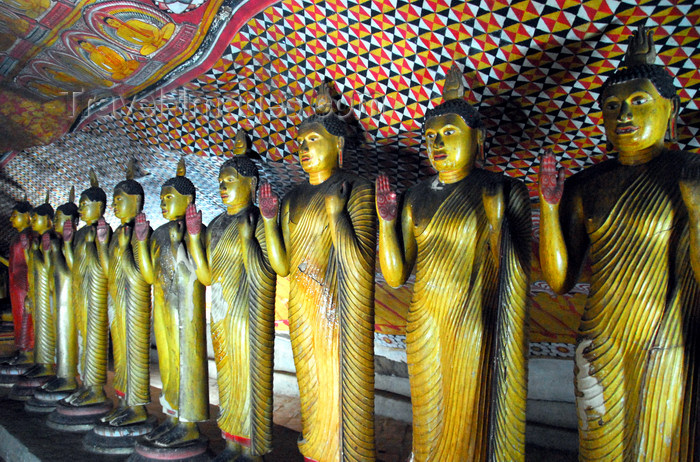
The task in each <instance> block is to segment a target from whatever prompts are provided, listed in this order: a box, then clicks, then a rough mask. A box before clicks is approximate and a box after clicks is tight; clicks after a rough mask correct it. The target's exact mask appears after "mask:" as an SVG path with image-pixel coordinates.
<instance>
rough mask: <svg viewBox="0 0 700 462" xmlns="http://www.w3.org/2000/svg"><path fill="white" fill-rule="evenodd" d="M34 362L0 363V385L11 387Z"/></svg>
mask: <svg viewBox="0 0 700 462" xmlns="http://www.w3.org/2000/svg"><path fill="white" fill-rule="evenodd" d="M33 365H34V363H22V364H2V365H0V387H11V386H13V385H14V384H15V383H17V382H18V381H19V379H20V378H21V377H22V375H24V373H25V372H27V371H28V370H29V368H31V367H32V366H33Z"/></svg>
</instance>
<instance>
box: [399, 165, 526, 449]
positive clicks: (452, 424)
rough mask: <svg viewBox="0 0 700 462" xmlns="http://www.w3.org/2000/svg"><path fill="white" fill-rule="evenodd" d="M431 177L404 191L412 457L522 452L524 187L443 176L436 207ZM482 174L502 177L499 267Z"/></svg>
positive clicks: (476, 176) (509, 182) (504, 180)
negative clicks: (410, 270)
mask: <svg viewBox="0 0 700 462" xmlns="http://www.w3.org/2000/svg"><path fill="white" fill-rule="evenodd" d="M433 183H434V180H433V179H430V180H428V181H426V182H424V183H421V184H419V185H417V186H416V187H414V188H412V189H411V190H410V191H409V192H408V195H407V198H406V201H407V203H410V204H411V207H412V210H413V216H414V223H415V227H414V235H415V239H416V243H417V255H416V282H415V285H414V289H413V298H412V301H411V307H410V309H409V313H408V316H407V327H406V350H407V359H408V369H409V378H410V384H411V395H412V397H413V455H414V460H415V461H416V462H426V461H436V462H437V461H439V462H448V461H454V462H458V461H467V460H469V461H479V460H483V461H485V460H494V461H505V460H508V461H515V460H524V455H525V403H526V398H527V354H528V343H527V322H528V315H527V296H528V291H529V286H528V276H529V271H530V257H529V254H530V249H531V247H530V235H531V223H530V210H529V209H530V204H529V199H528V195H527V190H526V189H525V186H524V185H523V184H522V183H521V182H518V181H515V180H512V179H509V178H507V177H504V176H503V175H499V174H494V173H489V172H485V171H482V170H475V171H473V172H472V173H471V174H470V175H469V176H468V177H466V178H464V179H463V180H461V181H460V182H459V183H457V184H454V185H441V187H442V188H445V189H448V188H452V189H451V190H449V189H448V191H446V194H447V197H445V198H444V199H443V200H442V201H441V202H439V205H437V209H436V210H434V211H433V210H430V207H431V205H430V204H431V203H432V204H434V203H435V202H434V200H431V199H432V197H431V196H432V195H434V192H433V191H431V189H432V186H431V185H432V184H433ZM489 183H492V184H502V185H503V188H504V199H505V201H506V210H505V219H504V222H503V225H502V228H501V230H500V232H501V236H502V237H501V248H500V271H499V262H497V261H495V259H494V256H493V253H492V252H491V249H490V247H489V223H488V220H487V216H486V213H485V210H484V205H483V203H482V192H483V191H484V189H485V187H486V186H487V185H488V184H489ZM438 200H439V199H438ZM432 207H433V208H434V207H436V206H435V205H433V206H432ZM489 443H490V445H489Z"/></svg>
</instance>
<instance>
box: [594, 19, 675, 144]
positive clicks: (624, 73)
mask: <svg viewBox="0 0 700 462" xmlns="http://www.w3.org/2000/svg"><path fill="white" fill-rule="evenodd" d="M655 59H656V48H655V47H654V31H653V30H651V29H650V28H648V27H643V26H640V27H638V28H637V30H636V31H635V32H634V34H632V36H630V38H629V40H628V43H627V51H625V58H624V60H623V61H622V66H623V67H622V68H620V69H618V70H616V71H615V72H614V73H613V75H611V76H610V77H608V79H607V80H606V81H605V82H604V83H603V85H602V86H601V87H600V94H599V96H598V103H599V104H600V103H602V101H603V98H605V96H606V95H607V93H608V92H609V91H610V89H611V88H612V87H613V85H616V84H619V83H624V82H628V81H630V80H636V79H646V80H649V81H650V82H651V83H652V85H654V88H656V91H658V92H659V95H661V96H662V97H663V98H665V99H667V100H669V101H671V102H672V103H673V107H674V111H673V114H671V120H669V124H668V130H666V135H667V137H668V139H669V140H671V141H675V139H676V118H677V116H678V105H679V103H680V98H679V97H678V90H677V89H676V86H675V84H674V83H673V77H672V76H671V74H669V73H668V71H666V69H665V68H664V67H663V66H659V65H656V64H654V61H655Z"/></svg>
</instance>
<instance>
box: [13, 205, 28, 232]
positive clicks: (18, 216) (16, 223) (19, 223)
mask: <svg viewBox="0 0 700 462" xmlns="http://www.w3.org/2000/svg"><path fill="white" fill-rule="evenodd" d="M31 223H32V216H31V214H30V213H29V212H27V213H20V212H18V211H17V210H13V211H12V214H11V215H10V224H11V225H12V227H13V228H15V229H16V230H17V231H22V230H24V229H27V228H29V226H31Z"/></svg>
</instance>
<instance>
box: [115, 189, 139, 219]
mask: <svg viewBox="0 0 700 462" xmlns="http://www.w3.org/2000/svg"><path fill="white" fill-rule="evenodd" d="M140 199H141V198H140V197H139V196H138V195H136V194H133V195H132V194H127V193H125V192H124V191H122V190H121V189H120V190H117V192H116V193H114V199H113V201H112V207H113V208H114V216H115V217H117V218H119V219H120V220H121V222H122V223H128V222H130V221H131V220H132V219H133V218H134V217H136V215H138V214H139V212H141V207H140V202H141V201H140Z"/></svg>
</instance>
